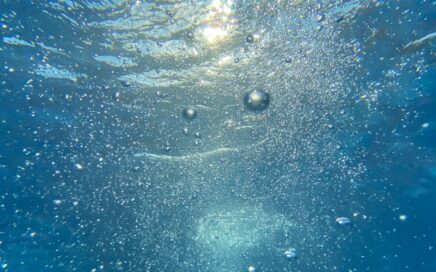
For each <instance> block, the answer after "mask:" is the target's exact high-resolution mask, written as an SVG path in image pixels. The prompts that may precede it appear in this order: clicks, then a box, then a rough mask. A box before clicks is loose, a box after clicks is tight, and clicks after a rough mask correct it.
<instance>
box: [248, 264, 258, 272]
mask: <svg viewBox="0 0 436 272" xmlns="http://www.w3.org/2000/svg"><path fill="white" fill-rule="evenodd" d="M247 271H248V272H256V267H254V266H253V265H250V266H248V269H247Z"/></svg>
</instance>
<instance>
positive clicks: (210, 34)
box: [203, 26, 227, 43]
mask: <svg viewBox="0 0 436 272" xmlns="http://www.w3.org/2000/svg"><path fill="white" fill-rule="evenodd" d="M203 36H204V37H205V38H206V40H207V42H209V43H215V42H217V41H219V40H222V39H223V38H224V37H225V36H227V31H225V30H223V29H221V28H219V27H210V26H209V27H206V28H204V29H203Z"/></svg>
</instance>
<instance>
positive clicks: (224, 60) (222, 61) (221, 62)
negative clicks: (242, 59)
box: [218, 56, 232, 66]
mask: <svg viewBox="0 0 436 272" xmlns="http://www.w3.org/2000/svg"><path fill="white" fill-rule="evenodd" d="M231 61H232V58H231V57H230V56H224V57H223V58H221V59H220V60H219V61H218V65H219V66H223V65H225V64H228V63H230V62H231Z"/></svg>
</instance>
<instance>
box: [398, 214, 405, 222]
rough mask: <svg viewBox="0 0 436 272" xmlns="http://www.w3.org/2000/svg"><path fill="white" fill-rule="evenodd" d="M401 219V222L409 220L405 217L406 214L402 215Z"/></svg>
mask: <svg viewBox="0 0 436 272" xmlns="http://www.w3.org/2000/svg"><path fill="white" fill-rule="evenodd" d="M399 218H400V220H401V221H406V219H407V215H405V214H400V216H399Z"/></svg>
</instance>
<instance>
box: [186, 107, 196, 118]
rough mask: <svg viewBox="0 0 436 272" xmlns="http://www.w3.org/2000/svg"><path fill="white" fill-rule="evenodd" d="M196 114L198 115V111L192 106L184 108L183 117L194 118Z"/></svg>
mask: <svg viewBox="0 0 436 272" xmlns="http://www.w3.org/2000/svg"><path fill="white" fill-rule="evenodd" d="M196 116H197V111H196V110H195V109H194V108H192V107H188V108H186V109H184V110H183V117H185V119H187V120H192V119H194V118H195V117H196Z"/></svg>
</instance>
